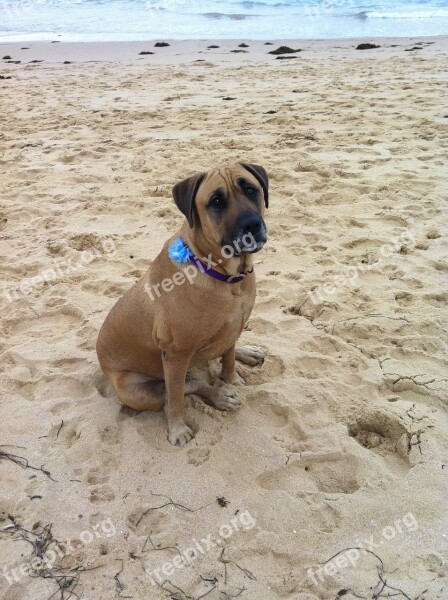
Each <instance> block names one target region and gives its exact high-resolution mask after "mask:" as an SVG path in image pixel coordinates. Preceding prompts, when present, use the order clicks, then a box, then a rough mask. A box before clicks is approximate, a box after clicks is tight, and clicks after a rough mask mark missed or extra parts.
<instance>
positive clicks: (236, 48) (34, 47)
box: [0, 36, 448, 68]
mask: <svg viewBox="0 0 448 600" xmlns="http://www.w3.org/2000/svg"><path fill="white" fill-rule="evenodd" d="M158 41H164V42H166V43H167V44H169V45H168V46H166V47H161V48H159V47H155V44H156V43H157V40H149V41H148V40H147V41H133V42H120V41H116V42H100V41H97V42H64V41H60V40H57V39H53V40H48V41H38V42H33V41H28V42H27V41H21V42H0V57H3V61H2V63H3V67H4V68H5V67H10V66H14V67H16V66H20V65H21V66H23V65H26V64H31V63H32V64H33V65H34V66H36V64H40V62H43V63H47V64H48V63H51V64H58V63H59V64H60V63H64V62H65V61H67V62H70V63H72V62H73V63H76V62H78V63H80V62H81V63H83V62H116V61H118V62H120V61H126V62H127V61H136V60H138V61H146V62H147V63H148V64H179V63H184V62H194V61H209V60H210V61H213V62H222V63H236V64H244V63H246V62H271V61H272V60H276V59H277V58H278V57H277V56H273V55H271V54H269V52H270V51H272V50H275V49H276V48H278V47H279V46H289V47H290V48H293V49H299V50H300V52H297V53H294V54H290V55H285V56H287V57H288V58H287V59H286V58H285V59H282V60H281V62H287V63H289V62H290V59H293V58H302V59H307V58H308V59H309V58H327V57H329V56H337V57H338V58H345V57H353V56H354V55H353V52H355V55H356V56H360V57H361V56H363V57H367V58H379V57H381V58H387V57H389V56H397V55H398V56H400V55H403V52H406V54H409V55H411V56H412V55H415V54H418V55H420V56H425V55H428V54H429V53H431V54H433V53H434V51H436V52H440V51H442V52H446V51H447V49H448V36H435V37H434V36H431V37H405V38H403V37H394V38H372V37H370V38H369V37H365V38H346V39H315V40H303V39H302V40H300V39H296V40H286V39H280V40H266V41H265V40H244V39H235V40H227V39H225V40H224V39H219V40H172V39H171V40H170V39H167V40H158ZM359 43H371V44H375V45H377V46H379V48H375V49H372V50H363V51H357V50H356V47H357V45H358V44H359ZM241 44H246V46H245V47H241V46H240V45H241ZM141 52H147V53H148V54H144V55H142V54H140V53H141ZM5 56H10V57H11V58H10V59H4V57H5ZM8 60H10V61H12V62H8ZM33 61H39V63H36V62H33Z"/></svg>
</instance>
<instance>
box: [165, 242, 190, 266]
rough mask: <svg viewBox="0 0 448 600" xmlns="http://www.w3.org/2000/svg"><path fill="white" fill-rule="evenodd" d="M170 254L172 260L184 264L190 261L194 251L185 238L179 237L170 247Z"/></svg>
mask: <svg viewBox="0 0 448 600" xmlns="http://www.w3.org/2000/svg"><path fill="white" fill-rule="evenodd" d="M168 256H169V257H170V258H171V260H174V262H176V263H179V264H182V263H187V262H190V260H191V256H192V253H191V250H190V248H189V247H188V246H187V244H186V243H185V242H184V240H183V239H182V238H181V237H179V238H177V239H176V240H174V242H172V244H171V246H170V247H169V249H168Z"/></svg>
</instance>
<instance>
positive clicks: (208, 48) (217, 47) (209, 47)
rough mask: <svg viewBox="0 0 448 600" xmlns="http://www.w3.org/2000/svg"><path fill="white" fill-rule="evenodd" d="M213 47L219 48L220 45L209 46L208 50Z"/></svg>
mask: <svg viewBox="0 0 448 600" xmlns="http://www.w3.org/2000/svg"><path fill="white" fill-rule="evenodd" d="M211 48H219V46H213V45H212V46H207V50H210V49H211Z"/></svg>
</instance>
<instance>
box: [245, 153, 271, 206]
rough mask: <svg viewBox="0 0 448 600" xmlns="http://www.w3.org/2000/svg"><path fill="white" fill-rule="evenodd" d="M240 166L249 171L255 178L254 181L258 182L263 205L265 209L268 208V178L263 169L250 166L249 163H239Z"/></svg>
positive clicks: (258, 166)
mask: <svg viewBox="0 0 448 600" xmlns="http://www.w3.org/2000/svg"><path fill="white" fill-rule="evenodd" d="M240 165H241V166H242V167H244V168H245V169H246V171H249V173H251V174H252V175H253V176H254V177H255V179H256V180H257V181H258V182H259V184H260V185H261V187H262V188H263V192H264V204H265V206H266V208H268V206H269V177H268V174H267V173H266V171H265V169H263V167H260V165H252V164H249V163H240Z"/></svg>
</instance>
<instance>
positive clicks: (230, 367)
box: [221, 344, 244, 385]
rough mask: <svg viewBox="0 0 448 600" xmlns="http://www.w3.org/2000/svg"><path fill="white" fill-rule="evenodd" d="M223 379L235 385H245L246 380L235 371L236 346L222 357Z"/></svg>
mask: <svg viewBox="0 0 448 600" xmlns="http://www.w3.org/2000/svg"><path fill="white" fill-rule="evenodd" d="M221 363H222V369H221V379H222V380H223V381H225V382H226V383H231V384H233V385H243V384H244V380H243V378H242V377H240V375H238V373H237V372H236V369H235V344H234V345H233V346H232V347H231V348H230V349H229V350H227V352H226V353H225V354H223V355H222V357H221Z"/></svg>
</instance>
